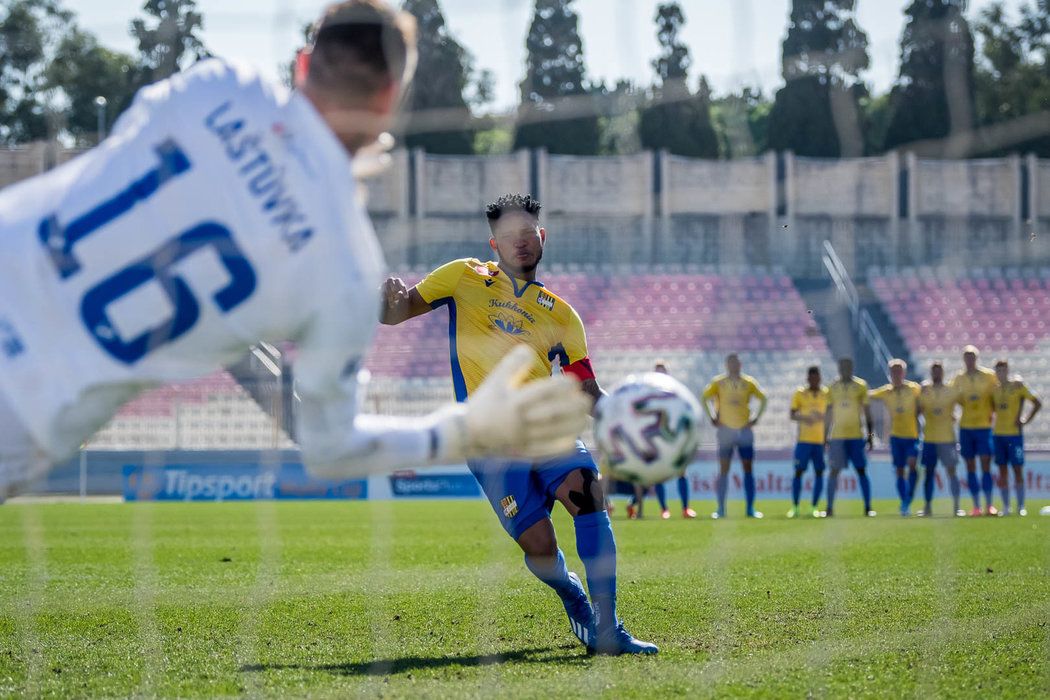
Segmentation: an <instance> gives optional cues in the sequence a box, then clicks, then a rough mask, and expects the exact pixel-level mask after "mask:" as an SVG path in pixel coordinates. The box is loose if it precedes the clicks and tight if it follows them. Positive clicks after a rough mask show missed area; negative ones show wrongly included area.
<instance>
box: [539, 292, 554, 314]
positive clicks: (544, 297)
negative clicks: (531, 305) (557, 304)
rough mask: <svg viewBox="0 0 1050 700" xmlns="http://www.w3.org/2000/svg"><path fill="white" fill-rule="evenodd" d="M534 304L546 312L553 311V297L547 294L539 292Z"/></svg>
mask: <svg viewBox="0 0 1050 700" xmlns="http://www.w3.org/2000/svg"><path fill="white" fill-rule="evenodd" d="M536 303H537V304H539V305H540V306H542V307H543V308H545V309H547V311H554V297H552V296H551V295H550V294H547V292H540V293H539V294H538V295H537V296H536Z"/></svg>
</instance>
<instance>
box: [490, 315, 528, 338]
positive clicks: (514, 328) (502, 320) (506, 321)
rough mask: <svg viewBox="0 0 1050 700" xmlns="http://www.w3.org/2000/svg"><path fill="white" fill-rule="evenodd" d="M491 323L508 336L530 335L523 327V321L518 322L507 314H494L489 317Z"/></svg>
mask: <svg viewBox="0 0 1050 700" xmlns="http://www.w3.org/2000/svg"><path fill="white" fill-rule="evenodd" d="M489 322H490V323H492V326H493V327H494V328H498V329H499V330H501V331H503V332H504V333H506V334H507V335H514V336H525V335H529V332H528V331H527V330H525V328H524V327H523V326H522V323H521V321H518V320H516V319H514V318H513V317H511V316H508V315H507V314H493V315H491V316H489Z"/></svg>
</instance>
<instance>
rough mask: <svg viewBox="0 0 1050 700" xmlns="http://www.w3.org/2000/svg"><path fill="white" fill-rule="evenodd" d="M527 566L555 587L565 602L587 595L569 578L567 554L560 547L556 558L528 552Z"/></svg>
mask: <svg viewBox="0 0 1050 700" xmlns="http://www.w3.org/2000/svg"><path fill="white" fill-rule="evenodd" d="M525 566H526V567H528V569H529V571H531V572H532V573H533V575H534V576H535V577H536V578H538V579H539V580H540V581H543V582H544V583H545V584H547V585H548V586H550V587H551V588H553V589H554V592H555V593H557V594H558V597H559V598H561V599H562V600H563V601H565V602H569V601H573V600H576V599H578V598H579V597H580V596H581V595H582V596H586V595H587V592H586V591H584V590H583V588H582V587H580V586H579V585H578V584H576V583H575V582H574V581H573V580H572V579H571V578H569V570H568V568H566V566H565V555H564V554H562V553H561V550H560V549H559V550H558V556H556V557H554V558H548V557H530V556H529V555H528V554H526V555H525Z"/></svg>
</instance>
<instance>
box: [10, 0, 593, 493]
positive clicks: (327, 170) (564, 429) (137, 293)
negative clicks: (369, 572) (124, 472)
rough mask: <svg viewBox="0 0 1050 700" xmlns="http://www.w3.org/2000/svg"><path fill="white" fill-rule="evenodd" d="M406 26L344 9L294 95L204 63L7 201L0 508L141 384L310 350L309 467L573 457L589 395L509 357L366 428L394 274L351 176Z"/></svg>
mask: <svg viewBox="0 0 1050 700" xmlns="http://www.w3.org/2000/svg"><path fill="white" fill-rule="evenodd" d="M415 43H416V42H415V24H414V21H413V20H412V19H411V16H410V15H407V14H406V13H404V12H399V11H396V10H394V9H393V8H391V7H389V6H388V5H387V4H386V3H384V2H381V1H380V0H347V1H345V2H340V3H337V4H335V5H332V6H330V7H329V8H328V9H327V10H326V11H325V13H324V14H323V16H322V17H321V19H320V21H319V22H318V24H317V26H316V31H315V33H314V39H313V41H312V43H311V45H310V46H309V47H307V48H306V49H304V51H302V52H301V54H300V56H299V57H298V60H297V65H296V80H295V82H296V87H297V89H296V90H294V91H291V90H287V89H285V88H284V87H283V86H281V85H280V84H278V83H276V82H270V81H267V80H264V79H263V78H261V77H260V76H259V75H258V73H256V72H255V71H254V70H252V69H250V68H248V67H246V66H241V65H235V64H232V63H227V62H224V61H221V60H216V59H213V60H207V61H202V62H200V63H198V64H197V65H195V66H194V67H193V68H192V69H190V70H188V71H186V72H184V73H180V74H178V75H175V76H173V77H172V78H170V79H168V80H165V81H162V82H159V83H157V84H155V85H151V86H148V87H146V88H144V89H143V90H141V91H140V92H139V94H138V95H137V96H136V98H135V101H134V104H133V105H132V106H131V108H130V109H129V110H128V111H127V112H126V113H125V114H124V115H123V116H122V117H121V118H120V119H119V120H118V122H117V124H116V125H115V127H114V130H113V133H112V134H111V135H110V137H109V138H108V139H106V141H105V142H103V143H102V144H100V145H99V146H98V147H97V148H95V149H93V150H92V151H90V152H89V153H87V154H86V155H84V156H81V157H80V158H77V159H75V160H73V161H71V162H70V163H67V164H65V165H63V166H62V167H60V168H57V169H55V170H52V171H50V172H48V173H46V174H43V175H40V176H38V177H35V178H32V179H30V180H28V181H25V182H23V183H20V184H18V185H16V186H14V187H11V188H8V189H6V190H4V191H3V192H0V500H2V499H3V498H4V497H5V496H7V495H10V494H11V493H14V492H15V491H16V490H17V489H18V488H19V486H20V485H23V484H25V483H26V482H28V481H30V480H32V479H34V478H35V477H37V476H39V475H41V474H43V473H45V472H46V471H47V470H48V469H50V467H51V465H52V464H54V463H56V462H60V461H62V460H65V459H67V458H69V457H71V456H72V455H73V454H75V453H76V451H77V449H78V447H79V446H80V444H81V443H82V442H83V441H84V440H86V439H88V438H89V437H90V436H91V435H92V434H94V433H95V432H96V431H97V430H98V429H99V428H100V427H101V426H103V425H104V424H105V423H106V422H107V421H109V419H110V418H111V417H112V416H113V415H114V413H116V411H117V410H118V409H119V408H120V406H121V405H123V404H124V403H125V402H127V401H128V400H130V399H132V398H133V397H134V396H136V395H137V394H138V393H140V392H141V391H143V390H145V389H149V388H151V387H155V386H158V385H160V384H163V383H167V382H172V381H178V380H184V379H189V378H192V377H195V376H199V375H202V374H206V373H209V372H211V371H214V370H215V369H217V368H219V367H222V366H225V365H227V364H229V363H231V362H233V361H234V360H235V359H237V358H238V357H239V356H241V355H242V354H243V353H244V351H245V350H246V349H247V348H248V347H249V346H250V345H252V344H254V343H257V342H259V341H271V342H273V341H281V340H292V341H294V342H296V343H297V345H298V348H299V357H298V362H297V365H296V380H297V386H296V390H297V393H298V395H299V396H300V398H301V407H300V411H299V415H298V437H299V441H300V443H301V445H302V450H303V458H304V461H305V462H306V465H307V467H308V468H309V469H311V470H312V471H313V472H315V473H318V474H321V475H323V476H330V477H345V476H357V475H364V474H368V473H374V472H386V471H393V470H395V469H398V468H403V467H410V466H421V465H425V464H428V463H448V462H450V461H455V460H460V459H472V458H481V457H492V456H511V457H526V458H532V457H549V456H551V455H555V454H563V453H565V452H571V451H572V449H573V447H574V445H575V439H576V436H577V435H578V434H579V433H580V431H581V430H582V429H583V428H584V427H585V425H586V421H587V414H588V412H589V410H590V405H591V404H590V400H589V399H588V398H587V397H586V396H585V395H584V394H583V393H582V392H581V391H580V390H579V388H578V385H577V383H576V382H574V381H573V380H571V379H568V378H563V377H558V378H544V379H538V380H536V381H533V382H530V383H528V384H525V383H524V382H525V379H526V377H527V376H528V372H529V367H530V352H529V351H528V350H525V349H524V348H522V349H520V350H519V351H517V352H513V353H510V354H509V355H508V356H507V357H505V358H504V359H503V361H502V362H501V363H500V364H499V365H498V366H497V367H496V369H495V370H494V371H493V372H492V373H491V375H490V376H489V377H488V380H487V381H486V382H485V384H484V385H482V386H481V387H480V388H478V390H477V391H475V392H474V395H473V396H472V398H471V401H470V402H469V403H466V404H450V405H449V406H447V407H446V408H444V409H442V410H439V411H438V412H436V413H435V414H433V415H431V416H429V417H428V418H426V419H423V420H419V419H407V418H391V417H378V416H359V415H357V404H358V400H357V396H358V393H359V387H358V378H357V374H358V372H357V370H358V367H359V366H360V363H361V359H362V358H363V357H364V355H365V353H366V352H367V350H368V348H369V346H370V345H371V343H372V337H373V334H374V331H375V324H376V322H375V309H376V308H378V306H379V287H380V284H381V282H382V280H383V274H384V268H385V263H384V260H383V257H382V253H381V251H380V247H379V243H378V241H377V240H376V237H375V233H374V232H373V230H372V226H371V223H370V221H369V219H368V216H367V214H366V212H365V210H364V207H363V206H362V204H361V203H360V198H359V197H358V193H357V192H356V191H355V181H354V171H355V167H359V166H360V165H361V164H362V163H363V162H364V161H365V158H364V155H365V154H366V153H367V152H368V150H369V149H370V148H371V147H372V146H373V145H374V144H375V143H376V142H377V140H378V139H379V137H380V135H381V134H383V133H385V132H386V130H387V129H388V128H389V127H390V126H391V125H392V123H393V120H394V117H395V113H396V107H397V105H398V103H399V102H400V99H401V96H402V93H403V88H404V86H405V84H406V83H407V82H408V80H409V79H410V77H411V74H412V71H413V67H414V63H415V55H416V49H415Z"/></svg>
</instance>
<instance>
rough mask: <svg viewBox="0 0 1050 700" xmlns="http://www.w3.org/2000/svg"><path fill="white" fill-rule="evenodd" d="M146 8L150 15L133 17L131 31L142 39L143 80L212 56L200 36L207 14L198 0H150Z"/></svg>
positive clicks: (168, 72)
mask: <svg viewBox="0 0 1050 700" xmlns="http://www.w3.org/2000/svg"><path fill="white" fill-rule="evenodd" d="M142 10H143V12H145V13H146V17H145V18H139V19H135V20H132V22H131V35H132V36H133V37H135V39H136V40H137V41H138V49H139V56H140V57H139V61H140V68H141V69H142V71H143V75H142V83H143V84H146V83H152V82H155V81H157V80H162V79H164V78H167V77H168V76H170V75H172V74H174V73H177V72H178V71H179V70H181V69H182V68H183V67H185V65H187V64H188V63H192V62H194V61H199V60H200V59H202V58H207V57H208V56H209V53H208V50H207V49H206V48H205V47H204V43H203V42H202V41H201V39H200V37H199V36H198V34H199V32H200V31H201V30H203V29H204V17H203V16H202V15H201V13H200V12H198V11H197V1H196V0H146V2H145V4H144V5H143V6H142Z"/></svg>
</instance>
